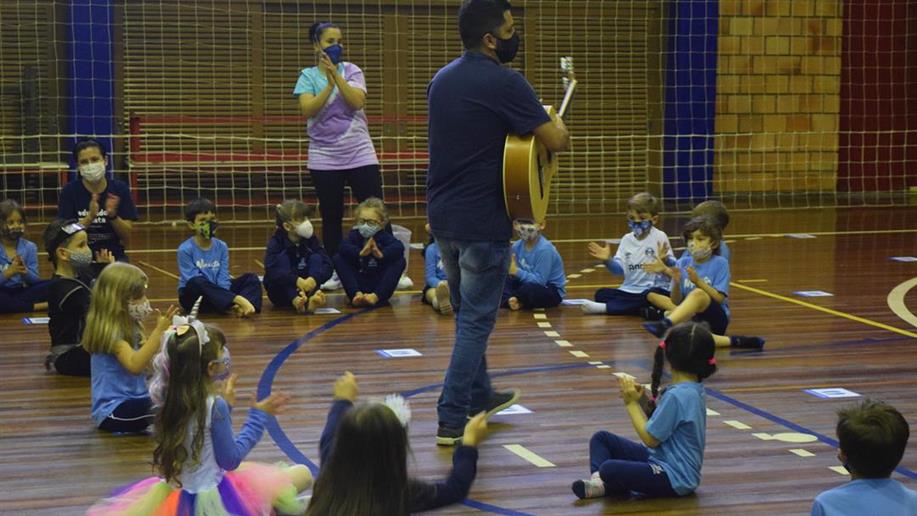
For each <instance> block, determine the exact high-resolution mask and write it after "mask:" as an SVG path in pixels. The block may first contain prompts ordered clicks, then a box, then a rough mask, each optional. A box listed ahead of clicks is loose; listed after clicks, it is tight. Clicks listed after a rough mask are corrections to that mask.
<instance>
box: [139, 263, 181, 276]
mask: <svg viewBox="0 0 917 516" xmlns="http://www.w3.org/2000/svg"><path fill="white" fill-rule="evenodd" d="M137 263H138V264H140V265H143V266H144V267H148V268H150V269H153V270H154V271H156V272H159V273H162V274H165V275H166V276H168V277H170V278H173V279H179V278H178V276H176V275H175V274H172V273H171V272H169V271H167V270H165V269H160V268H159V267H157V266H155V265H152V264H149V263H147V262H141V261H137Z"/></svg>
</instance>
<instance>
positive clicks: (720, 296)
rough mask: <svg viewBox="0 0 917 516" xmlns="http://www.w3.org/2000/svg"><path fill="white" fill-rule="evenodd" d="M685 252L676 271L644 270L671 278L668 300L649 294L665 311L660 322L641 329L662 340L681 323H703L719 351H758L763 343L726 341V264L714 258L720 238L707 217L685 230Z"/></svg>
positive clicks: (658, 265)
mask: <svg viewBox="0 0 917 516" xmlns="http://www.w3.org/2000/svg"><path fill="white" fill-rule="evenodd" d="M684 238H685V242H686V243H687V250H686V251H685V253H684V254H683V255H682V256H681V258H679V259H678V261H677V262H676V264H675V267H668V266H666V265H665V264H664V263H662V262H659V261H656V262H654V263H653V264H650V265H648V266H647V267H648V268H649V269H650V270H652V271H656V272H663V273H665V275H667V276H669V277H671V278H672V283H671V290H672V292H671V296H664V295H661V294H658V293H655V292H650V293H649V294H648V295H647V299H648V300H649V301H650V302H651V303H653V304H654V305H655V306H656V307H658V308H660V309H662V310H666V313H667V314H668V315H666V316H665V317H663V318H662V320H660V321H655V322H647V323H644V324H643V327H644V328H646V330H647V331H648V332H650V333H652V334H653V335H655V336H657V337H660V338H662V337H663V336H665V332H666V331H668V329H669V328H671V327H672V326H673V325H675V324H678V323H680V322H684V321H688V320H692V319H693V320H695V321H703V322H706V323H707V324H708V325H709V326H710V330H711V331H712V332H713V334H714V340H715V341H716V345H717V346H718V347H728V346H732V347H737V348H748V349H757V350H760V349H762V348H763V347H764V339H762V338H760V337H744V336H741V335H734V336H732V337H727V336H726V335H725V334H726V328H727V327H728V326H729V304H728V296H729V279H730V278H729V262H728V261H726V259H725V258H723V257H722V256H719V255H718V254H717V250H718V249H719V245H720V242H721V241H722V234H721V233H720V231H719V228H718V227H717V226H715V225H714V224H713V222H712V220H711V219H710V218H708V217H695V218H693V219H691V220H690V221H689V222H688V223H687V224H686V225H685V230H684Z"/></svg>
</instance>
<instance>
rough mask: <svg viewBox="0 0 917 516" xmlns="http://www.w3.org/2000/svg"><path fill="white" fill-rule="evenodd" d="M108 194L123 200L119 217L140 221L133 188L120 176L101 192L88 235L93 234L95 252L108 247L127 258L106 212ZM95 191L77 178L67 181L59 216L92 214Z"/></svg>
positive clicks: (58, 204) (117, 258)
mask: <svg viewBox="0 0 917 516" xmlns="http://www.w3.org/2000/svg"><path fill="white" fill-rule="evenodd" d="M108 194H112V195H117V196H118V197H119V198H120V199H121V200H120V202H119V203H118V216H119V217H121V218H122V219H124V220H137V219H138V218H139V216H138V215H137V207H136V206H134V199H133V197H131V189H130V187H129V186H127V183H125V182H123V181H119V180H117V179H108V186H106V187H105V191H104V192H102V193H100V194H99V213H98V214H97V215H96V217H95V218H94V219H92V222H91V223H90V224H89V227H88V228H86V234H87V236H88V237H89V248H90V249H92V251H93V252H98V251H100V250H102V249H108V250H109V252H111V254H112V255H114V257H115V259H116V260H119V261H123V260H124V258H125V257H126V255H125V253H124V245H122V244H121V239H120V238H118V234H117V233H115V228H113V227H112V225H111V222H110V221H109V220H108V216H107V215H106V213H105V200H106V199H107V198H108ZM91 200H92V194H91V193H90V192H89V190H87V189H86V186H85V185H84V184H83V181H81V180H79V179H77V180H76V181H72V182H70V183H67V185H66V186H64V188H63V189H61V193H60V198H58V200H57V216H58V217H60V218H61V219H64V220H66V219H82V218H83V217H85V216H86V215H88V214H89V201H91Z"/></svg>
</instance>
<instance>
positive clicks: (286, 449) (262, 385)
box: [257, 308, 592, 516]
mask: <svg viewBox="0 0 917 516" xmlns="http://www.w3.org/2000/svg"><path fill="white" fill-rule="evenodd" d="M371 310H373V308H365V309H363V310H360V311H358V312H353V313H350V314H347V315H344V316H342V317H338V318H337V319H334V320H331V321H328V322H327V323H325V324H323V325H321V326H319V327H318V328H315V329H314V330H312V331H310V332H309V333H307V334H305V335H303V336H302V337H300V338H299V339H296V340H295V341H293V342H291V343H290V344H288V345H287V346H286V347H285V348H283V349H282V350H281V351H280V352H279V353H277V355H276V356H274V358H273V359H271V361H270V362H269V363H268V365H267V366H266V367H265V368H264V372H263V373H262V374H261V378H260V379H259V380H258V390H257V393H258V399H261V398H264V397H266V396H268V395H270V393H271V386H272V385H273V383H274V378H275V377H276V376H277V371H279V370H280V367H281V366H282V365H283V363H284V362H286V360H287V358H289V357H290V355H292V354H293V353H294V352H295V351H296V350H298V349H299V348H300V347H301V346H302V345H303V344H305V343H307V342H309V341H310V340H312V339H313V338H315V337H317V336H318V335H321V334H322V333H324V332H326V331H328V330H330V329H331V328H334V327H335V326H338V325H339V324H343V323H345V322H347V321H349V320H350V319H353V318H354V317H356V316H358V315H361V314H364V313H366V312H368V311H371ZM573 367H577V368H579V367H592V366H590V365H589V364H582V363H579V364H564V365H561V366H544V367H532V368H527V369H525V370H523V371H520V372H516V371H505V372H502V373H495V374H493V375H491V376H492V377H493V376H508V375H511V374H525V373H533V372H540V371H552V370H556V369H571V368H573ZM438 386H439V387H441V386H442V384H439V385H438ZM435 387H436V386H427V387H426V388H422V389H419V390H418V389H415V391H416V392H414V393H413V394H418V393H419V392H424V390H430V389H432V388H435ZM413 394H411V395H413ZM264 427H265V429H267V431H268V434H269V435H270V436H271V438H272V439H273V440H274V443H275V444H277V447H278V448H280V450H281V451H282V452H283V453H284V454H286V456H287V457H289V459H290V460H292V461H293V462H295V463H297V464H303V465H305V466H306V467H307V468H309V471H311V472H312V475H313V477H315V476H317V475H318V465H317V464H315V463H314V462H312V461H311V460H309V458H308V457H306V456H305V455H304V454H303V453H302V452H300V451H299V449H298V448H297V447H296V445H295V444H293V442H292V441H290V438H289V437H288V436H287V434H286V432H284V431H283V428H281V427H280V424H279V423H278V422H277V418H275V417H270V418H269V419H268V421H267V423H266V424H265V425H264ZM460 503H461V504H463V505H465V506H467V507H472V508H474V509H478V510H480V511H487V512H492V513H495V514H506V515H510V516H533V515H531V514H529V513H526V512H520V511H514V510H512V509H505V508H503V507H499V506H496V505H491V504H488V503H484V502H479V501H477V500H471V499H467V498H466V499H465V500H463V501H462V502H460Z"/></svg>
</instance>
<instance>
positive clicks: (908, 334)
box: [729, 282, 917, 339]
mask: <svg viewBox="0 0 917 516" xmlns="http://www.w3.org/2000/svg"><path fill="white" fill-rule="evenodd" d="M729 284H730V285H731V286H733V287H736V288H739V289H742V290H747V291H748V292H753V293H755V294H758V295H762V296H765V297H770V298H773V299H778V300H780V301H786V302H787V303H793V304H794V305H799V306H804V307H806V308H811V309H813V310H818V311H819V312H824V313H826V314H830V315H834V316H837V317H843V318H844V319H848V320H850V321H854V322H858V323H863V324H866V325H869V326H873V327H875V328H879V329H882V330H888V331H891V332H895V333H897V334H899V335H904V336H905V337H911V338H913V339H917V333H914V332H912V331H908V330H902V329H901V328H896V327H894V326H889V325H887V324H884V323H880V322H878V321H873V320H872V319H867V318H865V317H860V316H858V315H853V314H848V313H847V312H841V311H840V310H834V309H833V308H827V307H824V306H819V305H815V304H812V303H808V302H806V301H802V300H799V299H793V298H791V297H787V296H782V295H780V294H774V293H773V292H768V291H766V290H761V289H759V288H755V287H749V286H748V285H743V284H741V283H736V282H730V283H729Z"/></svg>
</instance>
